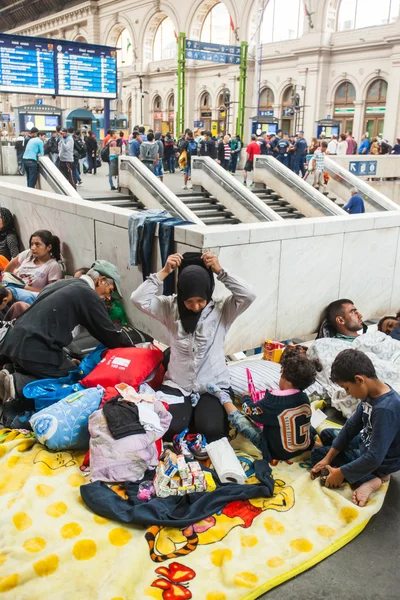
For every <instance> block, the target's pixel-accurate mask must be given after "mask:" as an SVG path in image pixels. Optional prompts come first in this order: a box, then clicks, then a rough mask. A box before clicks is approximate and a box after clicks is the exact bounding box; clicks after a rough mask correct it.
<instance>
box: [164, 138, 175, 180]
mask: <svg viewBox="0 0 400 600" xmlns="http://www.w3.org/2000/svg"><path fill="white" fill-rule="evenodd" d="M164 158H165V164H166V165H167V169H168V171H169V172H170V173H175V140H174V138H173V137H172V135H171V134H170V133H169V132H168V133H167V135H166V136H165V142H164Z"/></svg>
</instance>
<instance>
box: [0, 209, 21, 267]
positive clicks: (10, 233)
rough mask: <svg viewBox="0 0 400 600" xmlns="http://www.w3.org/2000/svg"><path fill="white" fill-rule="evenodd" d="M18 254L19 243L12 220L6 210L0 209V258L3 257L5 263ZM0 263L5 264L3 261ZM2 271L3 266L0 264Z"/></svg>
mask: <svg viewBox="0 0 400 600" xmlns="http://www.w3.org/2000/svg"><path fill="white" fill-rule="evenodd" d="M18 254H19V243H18V236H17V232H16V231H15V226H14V218H13V216H12V214H11V212H10V211H9V210H8V208H4V207H1V208H0V257H2V256H3V257H4V258H5V259H6V260H7V262H8V261H10V260H11V259H12V258H15V257H16V256H17V255H18ZM0 263H3V264H7V263H5V261H4V259H3V260H0ZM0 268H2V269H3V265H2V264H0Z"/></svg>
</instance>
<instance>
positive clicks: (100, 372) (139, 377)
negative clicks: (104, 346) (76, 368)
mask: <svg viewBox="0 0 400 600" xmlns="http://www.w3.org/2000/svg"><path fill="white" fill-rule="evenodd" d="M162 360H163V353H162V352H161V350H159V349H158V348H156V347H155V346H153V347H152V348H115V349H114V350H107V352H106V353H105V354H104V356H103V358H102V360H101V361H100V362H99V364H98V365H97V367H95V368H94V369H93V371H92V372H91V373H89V375H87V376H86V377H85V378H84V379H82V381H81V382H80V383H81V384H82V385H84V386H85V387H88V388H89V387H96V385H101V386H103V388H108V387H114V386H115V385H117V383H126V384H127V385H131V386H132V387H134V388H135V390H136V391H137V390H138V388H139V385H140V384H141V383H143V382H144V381H149V380H151V379H153V377H154V376H155V374H156V372H157V370H158V368H159V366H160V364H161V362H162Z"/></svg>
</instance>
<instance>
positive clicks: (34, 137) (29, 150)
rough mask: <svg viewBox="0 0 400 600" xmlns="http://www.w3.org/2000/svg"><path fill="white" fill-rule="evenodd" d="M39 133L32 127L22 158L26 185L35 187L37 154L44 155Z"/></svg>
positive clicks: (37, 167) (37, 168) (37, 170)
mask: <svg viewBox="0 0 400 600" xmlns="http://www.w3.org/2000/svg"><path fill="white" fill-rule="evenodd" d="M38 134H39V129H37V128H36V127H32V129H31V132H30V136H31V139H30V140H29V142H28V143H27V145H26V148H25V152H24V155H23V157H22V160H23V161H24V167H25V172H26V179H27V185H28V187H30V188H35V187H36V183H37V178H38V172H39V156H44V144H43V140H42V139H41V137H40V136H38Z"/></svg>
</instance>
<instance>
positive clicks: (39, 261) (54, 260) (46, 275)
mask: <svg viewBox="0 0 400 600" xmlns="http://www.w3.org/2000/svg"><path fill="white" fill-rule="evenodd" d="M29 248H30V249H29V250H25V251H24V252H21V253H20V254H18V256H16V257H15V258H13V260H12V261H11V262H10V263H9V264H8V265H7V267H6V269H5V270H6V271H7V272H8V273H13V274H14V275H17V276H18V277H19V278H20V279H22V280H23V281H24V283H25V289H26V290H29V291H30V292H41V291H42V289H43V288H44V287H45V286H46V285H48V284H49V283H54V282H55V281H57V280H58V279H62V271H61V267H60V265H59V264H58V261H60V260H61V251H60V240H59V238H58V237H57V236H56V235H53V234H52V233H51V232H50V231H46V230H41V231H35V233H33V234H32V235H31V238H30V240H29Z"/></svg>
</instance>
